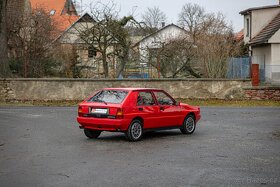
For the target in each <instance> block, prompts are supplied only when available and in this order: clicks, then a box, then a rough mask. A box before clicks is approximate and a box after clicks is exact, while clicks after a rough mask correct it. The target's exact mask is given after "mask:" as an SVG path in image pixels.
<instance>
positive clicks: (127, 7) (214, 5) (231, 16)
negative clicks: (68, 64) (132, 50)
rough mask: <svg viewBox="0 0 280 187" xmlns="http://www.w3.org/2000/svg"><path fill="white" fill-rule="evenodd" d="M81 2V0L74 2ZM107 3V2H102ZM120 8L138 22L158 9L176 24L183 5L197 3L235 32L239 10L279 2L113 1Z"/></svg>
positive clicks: (240, 21) (85, 2) (239, 24)
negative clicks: (221, 16)
mask: <svg viewBox="0 0 280 187" xmlns="http://www.w3.org/2000/svg"><path fill="white" fill-rule="evenodd" d="M76 1H79V2H80V1H81V0H76ZM95 1H96V0H82V2H83V5H89V4H90V2H95ZM102 1H108V0H102ZM113 1H114V2H115V3H116V4H117V5H118V7H120V10H121V13H120V15H121V16H123V15H128V14H129V13H131V12H134V14H133V15H134V16H135V17H136V18H137V19H138V20H139V19H141V14H142V13H143V12H144V11H145V10H146V9H147V7H154V6H157V7H159V8H160V9H161V10H162V11H163V12H164V13H165V14H166V15H167V17H168V21H167V22H168V23H175V24H176V23H177V20H178V14H179V12H180V11H181V8H182V6H183V5H184V4H185V3H188V2H190V3H197V4H199V5H200V6H203V7H204V8H205V9H206V11H207V12H222V13H223V14H224V15H225V16H226V18H227V20H228V22H231V23H232V25H233V28H234V30H235V31H236V32H237V31H239V30H241V29H242V28H243V18H242V16H241V15H240V14H239V12H240V11H241V10H245V9H247V8H251V7H258V6H264V5H276V4H278V3H279V0H232V1H231V0H113Z"/></svg>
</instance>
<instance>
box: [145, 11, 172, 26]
mask: <svg viewBox="0 0 280 187" xmlns="http://www.w3.org/2000/svg"><path fill="white" fill-rule="evenodd" d="M142 19H143V22H144V23H146V25H147V26H148V27H149V28H151V29H159V28H161V27H162V24H163V23H165V22H166V19H167V17H166V14H165V13H164V12H163V11H161V10H160V9H159V7H152V8H147V10H146V11H145V12H144V14H142Z"/></svg>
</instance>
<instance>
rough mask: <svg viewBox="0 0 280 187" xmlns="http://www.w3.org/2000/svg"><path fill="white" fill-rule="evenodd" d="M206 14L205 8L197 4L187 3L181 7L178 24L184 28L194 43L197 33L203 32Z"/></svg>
mask: <svg viewBox="0 0 280 187" xmlns="http://www.w3.org/2000/svg"><path fill="white" fill-rule="evenodd" d="M206 17H207V14H206V12H205V9H204V8H203V7H201V6H199V5H198V4H191V3H187V4H185V5H184V6H183V7H182V10H181V12H180V14H179V21H178V22H179V24H180V26H181V27H183V28H184V29H186V31H187V32H188V34H189V36H190V38H191V39H192V41H193V42H194V43H196V39H197V38H198V37H199V35H200V34H201V33H202V32H204V29H205V27H207V26H206V23H205V19H206Z"/></svg>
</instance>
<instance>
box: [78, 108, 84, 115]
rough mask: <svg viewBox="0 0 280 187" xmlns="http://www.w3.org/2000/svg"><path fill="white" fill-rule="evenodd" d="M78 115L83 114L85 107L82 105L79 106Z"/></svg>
mask: <svg viewBox="0 0 280 187" xmlns="http://www.w3.org/2000/svg"><path fill="white" fill-rule="evenodd" d="M78 116H80V117H81V116H83V108H82V107H81V106H79V108H78Z"/></svg>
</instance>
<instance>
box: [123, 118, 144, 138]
mask: <svg viewBox="0 0 280 187" xmlns="http://www.w3.org/2000/svg"><path fill="white" fill-rule="evenodd" d="M125 136H126V138H127V139H128V140H129V141H132V142H135V141H139V140H140V139H141V138H142V136H143V124H142V122H141V121H140V120H133V121H132V122H131V124H130V125H129V127H128V130H127V131H126V133H125Z"/></svg>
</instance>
